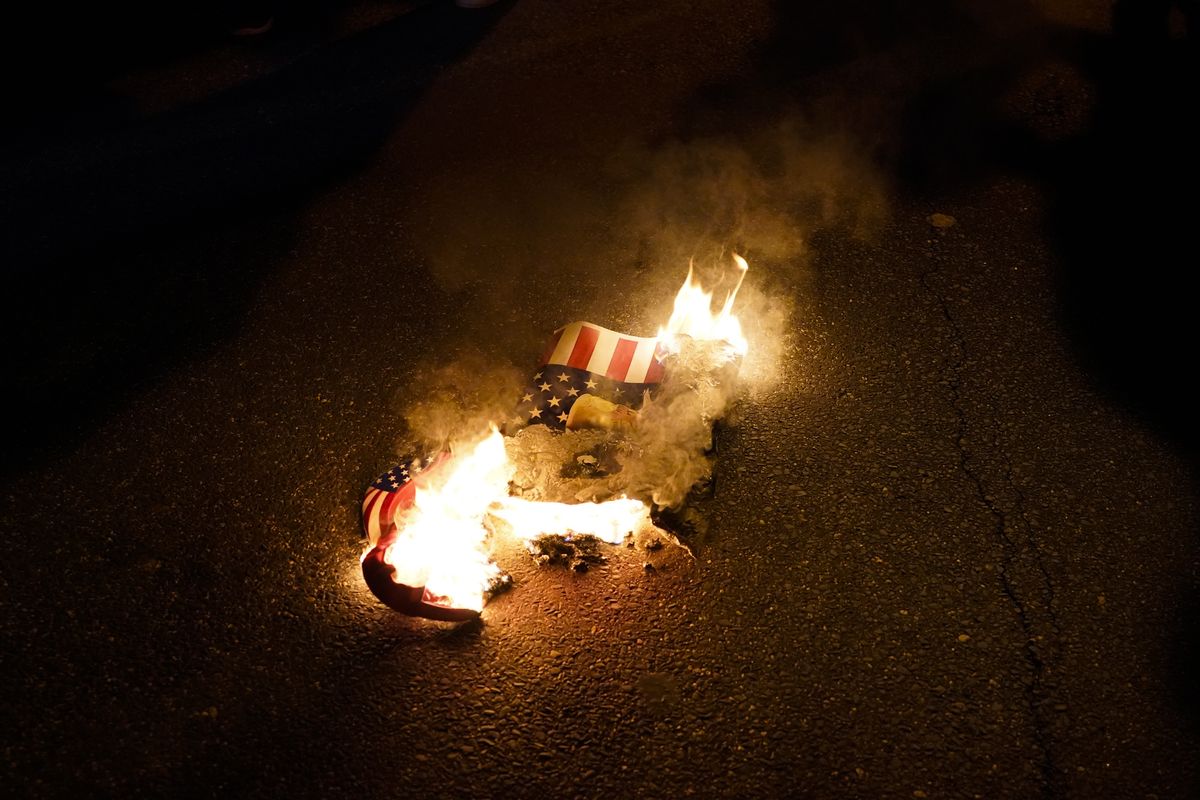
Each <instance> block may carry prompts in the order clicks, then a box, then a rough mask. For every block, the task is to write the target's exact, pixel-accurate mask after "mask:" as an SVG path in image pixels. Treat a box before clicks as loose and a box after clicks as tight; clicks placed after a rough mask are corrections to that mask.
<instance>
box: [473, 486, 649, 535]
mask: <svg viewBox="0 0 1200 800" xmlns="http://www.w3.org/2000/svg"><path fill="white" fill-rule="evenodd" d="M492 514H493V515H495V516H496V517H499V518H500V519H502V520H504V521H505V522H507V523H508V524H509V525H510V526H512V529H513V534H514V535H515V536H518V537H520V538H522V539H526V540H528V539H532V538H534V537H535V536H539V535H541V534H544V533H576V534H587V535H590V536H595V537H596V538H597V539H602V540H604V541H606V542H608V543H609V544H620V543H621V541H622V540H624V538H625V536H626V535H627V534H630V533H632V532H633V531H635V530H637V529H638V528H639V527H640V526H641V525H643V524H645V523H647V522H648V521H649V519H650V516H649V515H650V509H649V508H648V507H647V506H646V504H645V503H643V502H642V501H641V500H631V499H629V498H628V497H618V498H616V499H614V500H606V501H604V502H603V503H538V502H534V501H531V500H523V499H521V498H519V497H509V498H505V499H504V500H503V501H502V502H501V503H500V506H499V507H498V508H494V509H492Z"/></svg>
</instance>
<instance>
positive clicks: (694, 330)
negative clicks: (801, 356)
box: [658, 253, 750, 355]
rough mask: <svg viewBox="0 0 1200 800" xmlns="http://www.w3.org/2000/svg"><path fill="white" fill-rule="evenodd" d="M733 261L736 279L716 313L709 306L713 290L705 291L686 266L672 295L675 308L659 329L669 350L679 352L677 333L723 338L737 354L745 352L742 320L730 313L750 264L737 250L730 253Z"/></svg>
mask: <svg viewBox="0 0 1200 800" xmlns="http://www.w3.org/2000/svg"><path fill="white" fill-rule="evenodd" d="M733 261H734V263H735V264H736V265H737V268H738V276H737V283H736V284H734V287H733V289H732V290H731V291H730V292H729V293H728V294H727V295H725V302H724V304H722V306H721V310H720V311H719V312H716V313H713V310H712V297H713V293H712V292H706V291H704V287H703V286H701V285H700V283H699V282H698V281H696V280H695V278H694V276H693V270H692V267H691V266H689V267H688V275H687V280H685V281H684V282H683V286H681V287H680V289H679V293H678V294H677V295H675V309H674V311H672V312H671V318H670V319H669V320H668V321H667V324H666V326H665V327H662V328H659V329H658V341H659V344H660V345H661V346H662V347H664V348H665V349H666V350H667V351H668V352H678V350H679V342H678V337H679V336H680V335H683V336H690V337H692V338H693V339H706V340H711V341H725V342H728V343H729V344H730V345H731V346H732V347H733V349H734V350H735V351H736V353H737V354H738V355H745V354H746V351H747V350H748V349H749V344H748V343H747V341H746V337H745V336H743V335H742V326H741V323H739V322H738V318H737V317H736V316H735V315H734V313H733V302H734V300H735V299H736V298H737V293H738V289H740V288H742V280H743V279H744V278H745V277H746V271H747V270H748V269H749V268H750V266H749V265H748V264H747V263H746V259H744V258H742V257H741V256H739V255H738V254H737V253H734V254H733Z"/></svg>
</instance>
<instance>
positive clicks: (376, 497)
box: [362, 483, 415, 544]
mask: <svg viewBox="0 0 1200 800" xmlns="http://www.w3.org/2000/svg"><path fill="white" fill-rule="evenodd" d="M414 496H415V487H414V486H413V485H412V484H411V483H406V484H404V485H403V486H401V487H400V488H399V489H398V490H397V491H394V492H385V491H383V490H382V489H376V488H375V487H374V486H372V487H371V488H369V489H367V496H366V497H364V498H363V504H362V519H363V528H364V529H366V531H367V538H368V539H369V540H370V541H371V543H372V544H374V543H376V542H378V541H379V539H380V538H381V537H383V536H384V535H386V534H388V533H390V532H391V529H392V528H393V527H395V525H396V513H397V512H398V511H400V509H401V508H405V507H407V506H410V505H412V501H413V497H414Z"/></svg>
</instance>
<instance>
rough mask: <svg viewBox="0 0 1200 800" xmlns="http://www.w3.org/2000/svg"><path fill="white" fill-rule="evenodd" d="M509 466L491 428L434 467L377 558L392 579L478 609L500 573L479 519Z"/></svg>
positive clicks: (503, 485) (501, 488)
mask: <svg viewBox="0 0 1200 800" xmlns="http://www.w3.org/2000/svg"><path fill="white" fill-rule="evenodd" d="M511 474H512V467H511V465H510V464H509V462H508V456H507V454H506V453H505V452H504V437H502V436H501V435H500V432H499V431H498V430H496V428H494V427H493V428H492V432H491V434H490V435H489V436H488V437H487V438H486V439H484V440H483V441H482V442H480V443H479V444H477V445H476V446H475V447H474V448H472V449H471V450H470V451H469V452H467V453H465V454H462V455H459V454H457V453H456V454H455V456H454V459H453V460H452V461H450V462H449V463H448V464H446V465H445V466H444V467H443V468H442V469H441V470H439V471H438V472H437V473H436V474H435V476H434V479H433V480H432V481H431V482H430V483H429V484H427V485H424V486H418V487H417V491H416V499H415V502H414V503H413V506H412V508H410V509H408V510H407V511H406V512H405V513H404V514H403V516H402V517H401V518H399V519H398V520H397V527H398V530H399V533H398V534H397V537H396V540H395V541H394V542H392V544H391V545H390V546H389V547H388V548H387V550H386V551H385V552H384V556H383V559H384V561H385V562H387V563H388V564H390V565H391V566H392V568H393V569H395V571H396V575H395V580H396V582H397V583H403V584H407V585H409V586H424V587H425V588H426V589H427V590H428V591H429V592H430V593H432V594H435V595H438V596H439V597H440V598H441V602H442V603H444V604H445V605H449V606H452V607H454V608H470V609H474V610H476V611H478V610H481V609H482V608H483V603H484V592H485V591H486V589H487V588H488V585H489V584H490V583H491V581H492V580H493V579H494V578H495V577H496V576H497V575H499V573H500V569H499V568H498V567H497V566H496V565H495V564H494V563H492V561H491V559H490V558H489V557H488V554H487V550H486V548H485V544H486V540H487V529H486V528H485V527H484V525H483V518H484V516H485V515H486V514H487V511H488V507H489V506H491V505H492V503H494V502H495V501H496V500H497V499H498V498H501V497H503V496H504V495H505V494H507V492H508V480H509V478H510V477H511Z"/></svg>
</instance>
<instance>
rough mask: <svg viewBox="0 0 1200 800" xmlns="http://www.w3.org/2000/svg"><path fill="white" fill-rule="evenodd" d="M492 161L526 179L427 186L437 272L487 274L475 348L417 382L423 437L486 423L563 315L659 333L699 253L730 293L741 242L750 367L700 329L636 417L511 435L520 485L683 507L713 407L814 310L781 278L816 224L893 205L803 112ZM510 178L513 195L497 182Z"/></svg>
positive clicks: (453, 278)
mask: <svg viewBox="0 0 1200 800" xmlns="http://www.w3.org/2000/svg"><path fill="white" fill-rule="evenodd" d="M493 169H511V170H512V171H513V173H514V175H513V176H512V177H513V179H512V180H507V181H506V180H499V179H496V178H495V177H494V176H493V177H490V178H489V179H487V180H479V181H478V182H477V183H472V184H471V185H469V186H467V185H459V184H456V183H455V182H454V181H447V182H445V184H444V185H441V186H439V187H436V190H435V192H434V193H433V198H432V200H431V201H430V203H431V208H430V212H431V213H430V216H429V218H428V219H430V220H432V222H431V223H430V224H431V225H432V229H431V230H430V231H429V235H428V236H427V237H426V241H425V243H424V244H425V247H426V249H427V253H426V255H427V257H428V259H429V262H430V265H431V269H432V273H433V276H434V277H435V279H436V280H437V281H438V282H439V283H440V284H441V285H442V286H443V288H444V289H446V290H447V291H460V290H462V288H463V287H471V286H476V287H479V286H487V287H488V289H487V290H486V291H477V292H475V293H474V294H472V295H471V296H470V298H469V300H470V302H471V306H470V308H469V309H464V314H463V318H464V322H463V323H462V330H461V332H460V334H461V337H462V339H463V342H461V343H457V344H455V345H454V348H453V349H457V350H458V351H460V352H462V353H463V355H462V356H460V357H459V358H457V359H454V360H453V361H451V362H450V365H449V366H440V367H437V368H434V369H428V370H423V371H421V372H420V373H419V374H418V375H416V376H415V378H414V380H412V381H411V382H410V384H409V385H408V386H406V387H405V388H404V396H405V398H406V402H405V403H404V408H405V419H406V422H407V425H408V428H409V431H410V435H411V436H413V437H416V438H422V439H424V440H426V441H429V442H434V443H443V442H446V441H447V440H451V441H452V440H453V439H454V438H455V437H456V436H457V437H459V438H462V439H466V440H474V439H478V438H479V436H480V435H482V433H483V432H485V431H486V428H487V425H488V424H489V423H502V422H505V421H506V420H508V419H509V416H510V415H511V413H512V412H513V411H514V409H515V406H516V399H517V398H518V396H519V392H518V388H519V385H520V380H521V378H522V377H527V375H524V374H523V373H524V371H525V370H528V369H531V368H533V367H534V365H535V361H536V358H537V355H538V353H539V352H540V351H541V348H542V346H543V344H544V341H545V338H546V337H548V336H549V334H550V333H551V331H553V330H554V329H555V328H557V327H558V326H560V325H563V324H566V323H569V322H572V321H574V320H580V319H586V320H589V321H591V322H594V323H596V324H599V325H602V326H604V327H607V328H610V329H614V330H618V331H622V332H625V333H629V334H632V335H635V336H652V335H654V333H655V332H656V331H657V329H658V326H659V325H661V324H663V323H665V321H666V320H667V318H668V317H669V315H670V312H671V303H672V299H673V298H674V296H675V293H676V291H677V290H678V288H679V286H680V284H681V283H682V282H683V279H684V277H685V275H686V274H687V270H688V265H689V262H691V263H694V265H695V267H696V273H697V276H698V277H699V278H700V281H701V283H702V284H703V285H704V286H705V288H706V289H709V290H714V289H715V295H714V296H715V299H716V302H717V303H718V304H719V303H720V301H721V300H722V299H723V298H724V296H725V291H726V290H727V289H728V288H729V286H730V284H729V280H730V276H731V273H733V272H735V270H731V269H730V266H731V260H730V256H731V253H732V252H733V250H737V252H739V253H741V254H742V255H744V256H745V257H746V258H747V259H748V260H749V262H750V271H749V273H748V276H747V279H746V284H745V286H744V288H743V289H742V292H741V294H740V295H739V297H738V303H737V306H736V307H735V312H736V313H737V314H738V316H739V318H740V319H741V321H742V325H743V329H744V331H745V333H746V335H747V338H748V339H749V340H750V348H751V349H750V352H749V353H748V354H747V355H746V357H745V359H744V361H742V362H741V364H740V366H741V371H740V376H739V377H738V379H737V380H733V379H732V378H733V374H732V373H731V372H730V368H729V365H723V366H722V365H717V366H714V365H713V363H712V362H711V360H708V361H706V360H705V358H706V357H710V356H711V353H709V354H708V355H707V356H702V354H700V350H702V349H703V348H700V347H699V346H698V345H699V343H694V345H693V346H692V347H691V348H685V349H684V352H683V353H680V354H679V355H678V356H675V357H673V361H672V363H670V364H668V370H667V374H668V376H669V379H668V381H667V382H665V383H664V384H663V385H662V386H661V387H660V389H659V391H658V394H657V396H656V398H655V400H654V401H653V402H652V403H650V404H649V405H648V406H647V407H646V408H645V409H644V410H643V411H642V413H641V415H640V419H641V421H640V424H639V425H638V426H637V428H636V429H635V430H634V431H632V432H626V434H625V435H623V436H614V435H611V434H606V433H602V432H596V431H575V432H567V433H564V434H552V433H551V432H550V431H549V430H547V429H546V428H545V427H544V426H534V427H533V428H526V429H524V430H522V431H521V432H520V433H519V434H517V435H516V436H513V437H512V438H511V441H510V442H509V445H508V448H509V451H510V456H511V457H512V458H513V460H514V461H515V462H517V463H518V476H519V477H518V486H517V490H518V491H519V492H521V493H524V494H525V495H526V496H530V497H532V498H534V499H555V500H591V499H605V498H606V497H610V496H613V495H616V494H630V495H633V496H637V497H641V498H643V499H647V500H653V501H654V502H655V503H656V504H658V505H660V506H664V507H673V506H677V505H678V504H679V503H680V502H681V501H682V500H683V499H684V498H685V497H686V496H687V493H688V491H689V490H690V489H691V488H692V487H693V486H694V485H695V484H696V483H697V482H701V481H704V480H705V479H706V478H707V477H708V476H709V474H710V471H711V462H710V459H709V455H708V453H709V450H710V448H711V444H712V426H713V423H714V422H715V421H716V420H718V419H721V418H722V417H723V416H725V415H726V414H728V413H729V411H730V408H731V404H732V403H733V402H734V400H735V397H736V394H737V392H739V391H740V392H742V393H745V394H748V395H749V396H750V397H754V396H756V394H757V393H758V392H759V390H761V389H765V388H768V387H769V386H771V385H772V384H773V382H774V381H775V380H776V379H777V376H778V375H779V374H780V372H781V370H780V369H779V365H780V364H781V363H782V360H783V359H784V358H785V357H786V354H787V353H788V352H789V350H790V349H791V348H792V339H793V337H794V335H795V333H796V331H797V329H798V328H799V327H800V326H801V325H802V324H803V316H804V309H805V308H806V306H807V305H808V303H809V302H810V300H809V298H806V297H802V296H796V295H794V294H789V293H786V292H781V291H778V290H777V288H776V287H777V284H778V283H781V282H782V281H779V280H778V279H777V277H776V276H785V277H786V278H787V280H786V283H787V285H788V286H791V287H795V286H801V287H803V286H804V285H805V282H806V281H805V278H806V275H807V272H808V264H807V247H808V241H809V239H810V237H811V236H812V235H813V234H814V233H815V232H816V231H818V230H820V229H822V228H829V227H837V228H838V229H841V230H848V231H851V232H853V233H855V234H863V235H865V234H868V233H870V231H871V230H872V229H873V228H874V227H875V226H877V225H878V224H880V223H881V222H882V221H883V220H884V218H885V207H884V203H883V197H884V192H883V187H882V186H881V184H880V182H879V180H878V179H877V178H876V177H875V176H874V174H873V170H872V169H871V167H870V164H869V160H868V158H867V157H866V155H865V154H864V153H862V152H858V151H857V150H856V149H855V148H854V147H853V146H852V145H851V144H849V143H848V141H847V140H846V139H844V138H841V137H838V136H833V135H826V134H821V133H819V132H817V131H815V130H814V129H812V128H811V127H810V126H808V125H807V124H806V123H805V122H804V120H803V118H802V117H801V116H800V115H798V114H793V115H790V116H788V117H787V118H785V119H783V120H782V121H780V122H777V123H776V124H774V125H767V126H764V127H763V128H762V129H760V130H758V131H756V132H754V133H752V134H749V135H747V134H744V133H743V134H741V135H738V136H736V137H734V136H732V135H726V136H714V137H709V138H702V139H697V140H693V141H688V142H682V141H681V142H674V143H666V144H661V143H660V144H658V145H656V146H654V147H648V146H636V147H629V148H626V149H625V150H623V151H622V152H621V153H620V154H619V155H618V156H616V157H614V158H612V159H611V161H610V162H609V164H608V165H607V168H606V169H605V170H603V171H602V172H601V173H600V174H596V173H589V174H587V175H578V174H574V173H573V172H572V171H571V170H570V169H569V168H564V171H562V172H561V173H559V174H554V175H551V176H549V179H547V176H546V175H545V173H544V172H543V173H542V174H541V175H540V178H541V179H522V178H520V177H518V174H519V173H520V171H521V170H520V169H519V168H517V167H493ZM496 187H503V191H504V192H505V194H504V196H499V195H495V194H488V193H489V192H495V191H499V190H498V189H497V188H496ZM438 220H444V222H441V223H439V222H438ZM442 226H444V227H442ZM547 286H549V287H550V288H549V289H547ZM498 334H499V335H501V336H503V337H505V339H506V340H507V341H503V342H501V341H499V340H498V339H497V335H498ZM483 350H486V351H487V355H486V357H480V356H479V355H478V354H479V353H480V352H481V351H483ZM438 360H439V361H444V359H438ZM497 364H502V365H503V366H496V365H497ZM606 448H608V449H612V450H613V452H614V453H616V454H617V456H618V459H617V460H619V461H620V463H621V464H622V465H623V467H622V469H621V470H620V472H619V473H618V472H607V473H606V472H604V471H603V470H600V471H599V472H597V471H596V470H592V471H591V472H590V473H589V474H587V475H582V474H579V470H575V471H574V472H573V471H572V470H573V469H574V467H573V465H575V464H576V462H577V459H579V458H581V457H584V456H582V455H581V454H584V455H586V454H587V453H589V452H600V453H602V452H603V451H605V449H606ZM588 457H591V456H588ZM563 465H566V467H567V469H566V470H565V472H564V470H563ZM583 471H584V472H587V470H583Z"/></svg>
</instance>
